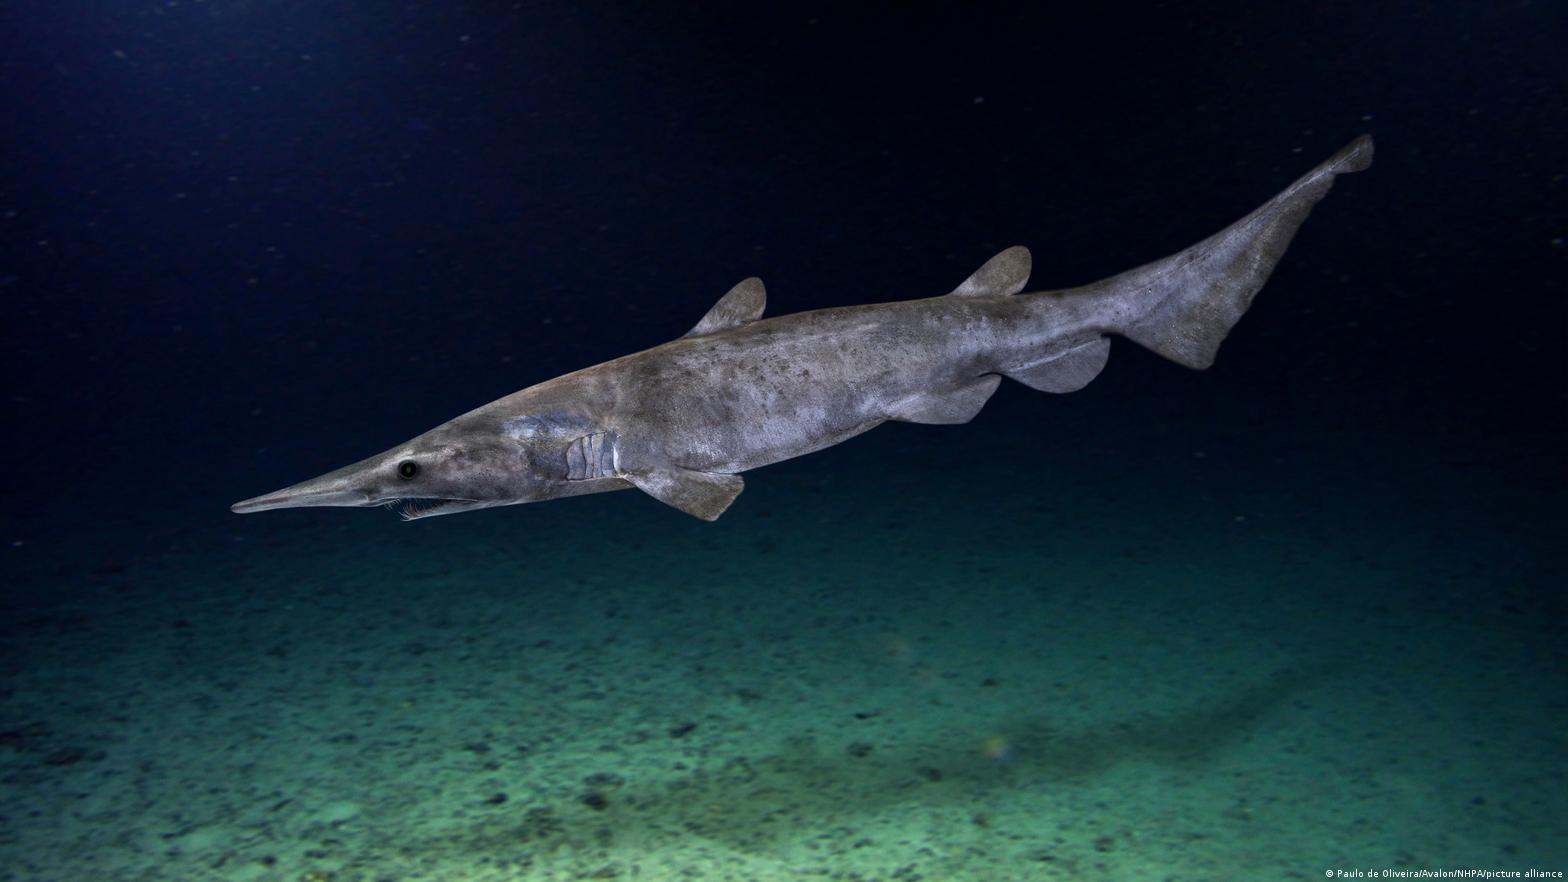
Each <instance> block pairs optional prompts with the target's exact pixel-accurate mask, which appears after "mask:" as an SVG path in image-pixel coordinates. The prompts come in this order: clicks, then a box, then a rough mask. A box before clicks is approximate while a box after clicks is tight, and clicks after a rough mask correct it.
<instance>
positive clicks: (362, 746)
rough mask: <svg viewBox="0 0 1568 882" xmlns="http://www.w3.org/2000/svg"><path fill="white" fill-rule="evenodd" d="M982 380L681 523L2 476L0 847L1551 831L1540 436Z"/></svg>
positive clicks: (1409, 851) (387, 857) (1469, 844)
mask: <svg viewBox="0 0 1568 882" xmlns="http://www.w3.org/2000/svg"><path fill="white" fill-rule="evenodd" d="M1010 388H1011V391H1009V392H1007V393H1005V394H1003V395H1001V396H998V401H999V402H1001V403H1000V404H998V403H993V405H992V407H991V408H988V410H987V412H986V414H983V415H982V417H981V418H980V419H978V420H977V421H976V422H975V423H973V424H971V425H970V426H967V427H927V426H888V427H884V428H882V429H879V430H878V431H877V432H874V433H872V434H871V435H869V436H867V437H865V438H861V439H856V440H855V441H852V442H850V443H848V444H846V445H843V446H841V447H839V448H836V449H835V450H833V451H828V452H825V453H822V454H818V455H816V456H815V457H812V458H810V459H808V460H803V461H801V462H799V463H797V464H791V465H785V466H778V467H774V468H770V469H764V470H760V471H757V472H753V473H751V474H750V475H748V489H747V491H746V493H745V494H743V495H742V496H741V498H740V500H739V501H738V502H737V504H736V506H735V507H734V508H733V509H732V510H731V511H730V513H729V514H727V515H726V516H725V517H724V518H723V519H722V520H720V521H719V522H717V523H715V524H704V523H701V522H699V521H696V520H694V519H690V518H687V517H686V516H683V515H680V514H679V513H676V512H674V511H672V510H668V509H665V508H664V507H663V506H660V505H659V504H657V503H655V502H653V501H652V500H649V499H647V498H644V497H642V496H641V495H639V494H636V493H632V492H627V493H613V494H605V495H602V496H598V497H590V498H581V499H573V500H565V501H560V502H555V503H550V504H549V505H548V507H545V506H531V507H530V506H522V507H516V508H510V509H503V510H499V511H491V512H479V513H472V514H463V515H458V516H454V517H445V518H435V519H431V520H428V521H424V522H420V523H415V524H409V525H405V524H400V523H398V522H397V521H396V519H395V518H393V517H392V516H391V515H388V514H385V513H381V512H356V511H322V512H275V513H268V514H265V515H255V516H248V517H244V518H240V517H238V516H233V515H230V514H228V512H227V511H226V510H225V506H226V505H227V503H228V502H231V501H233V500H232V499H229V498H219V497H218V496H216V495H213V494H214V492H215V491H214V489H213V488H212V487H209V486H203V485H199V484H193V485H192V486H184V487H175V488H171V491H170V493H169V494H168V495H167V497H165V498H140V499H114V500H98V501H93V502H90V503H88V504H85V505H84V506H81V507H77V508H75V509H72V508H71V507H68V506H62V507H61V509H60V510H59V511H55V512H42V513H40V512H36V511H35V512H17V511H14V510H13V511H9V512H7V513H6V515H5V517H6V521H5V524H6V529H7V531H8V532H7V535H6V537H5V538H6V540H7V543H6V544H7V548H6V549H5V554H6V567H5V568H6V572H7V576H6V578H7V579H8V581H10V582H11V590H10V591H9V592H8V597H9V598H10V603H9V609H8V610H7V611H6V626H7V630H6V641H5V652H4V656H3V658H4V664H5V680H4V691H3V695H0V697H3V702H0V710H3V720H0V730H3V736H0V768H3V771H0V784H3V787H0V879H4V880H29V882H35V880H36V882H42V880H59V882H86V880H126V882H132V880H138V882H139V880H146V882H153V880H157V882H170V880H208V879H212V880H234V882H245V880H289V882H293V880H316V882H321V880H332V882H413V880H446V882H487V880H522V879H648V880H665V879H670V880H687V879H697V880H701V879H711V880H721V879H722V880H808V879H824V880H826V879H857V880H871V879H876V880H904V882H912V880H919V879H924V880H1074V879H1126V880H1234V879H1312V878H1323V877H1324V873H1325V871H1326V870H1329V869H1344V870H1354V869H1358V868H1361V869H1372V870H1374V871H1377V870H1381V869H1384V868H1404V869H1422V868H1425V869H1439V868H1449V869H1455V868H1472V867H1473V868H1490V869H1509V870H1519V871H1524V870H1527V869H1530V868H1532V867H1533V868H1539V869H1553V870H1563V869H1568V820H1565V819H1568V776H1565V769H1568V728H1565V725H1564V723H1565V721H1568V665H1565V658H1568V652H1565V648H1564V642H1563V631H1562V624H1563V621H1564V609H1563V608H1562V607H1561V606H1560V601H1553V600H1551V599H1550V597H1551V594H1550V589H1551V586H1552V583H1553V582H1554V581H1555V580H1558V579H1560V578H1561V577H1562V575H1563V573H1564V567H1563V551H1562V548H1561V546H1562V544H1563V526H1564V520H1563V515H1562V512H1561V510H1560V498H1561V497H1560V491H1561V485H1560V474H1561V467H1560V465H1559V464H1556V463H1555V462H1554V461H1553V460H1552V459H1551V456H1549V455H1548V451H1550V448H1551V444H1550V443H1549V442H1542V441H1541V439H1535V441H1533V442H1532V441H1531V440H1530V439H1523V440H1522V441H1521V442H1520V443H1518V444H1513V443H1508V444H1505V443H1502V442H1499V441H1497V440H1495V439H1492V440H1485V439H1482V440H1477V439H1473V438H1465V437H1461V436H1449V437H1442V436H1436V437H1434V436H1431V435H1425V434H1423V435H1416V434H1411V435H1408V436H1404V435H1398V434H1392V433H1384V434H1375V433H1372V434H1369V433H1367V432H1366V431H1365V430H1364V429H1363V428H1362V427H1357V426H1355V425H1349V424H1347V425H1327V424H1323V423H1321V422H1320V421H1319V418H1318V417H1312V418H1311V419H1310V420H1309V419H1308V418H1301V419H1292V418H1291V417H1290V416H1289V415H1288V411H1287V409H1286V408H1284V407H1283V406H1281V407H1280V408H1278V409H1275V410H1273V411H1271V412H1269V413H1265V414H1261V415H1259V416H1258V417H1257V419H1256V420H1253V419H1251V418H1249V417H1247V416H1244V415H1238V414H1237V413H1236V412H1235V409H1234V406H1235V403H1234V402H1229V403H1227V402H1222V401H1217V400H1214V399H1212V398H1205V397H1203V396H1201V395H1195V397H1194V399H1193V400H1192V401H1188V402H1175V401H1173V402H1171V403H1170V404H1169V406H1168V408H1167V409H1166V410H1165V411H1164V412H1155V411H1153V410H1150V409H1149V408H1147V407H1146V408H1145V410H1144V412H1141V413H1135V414H1131V415H1130V416H1128V415H1124V414H1120V413H1119V411H1118V409H1117V407H1116V405H1115V402H1114V401H1112V400H1108V399H1106V398H1105V397H1104V396H1100V397H1094V396H1086V397H1084V398H1083V399H1081V403H1069V402H1072V401H1078V400H1079V399H1078V398H1077V397H1076V396H1074V397H1071V398H1057V399H1044V400H1042V399H1040V398H1039V397H1037V396H1033V394H1032V393H1029V392H1027V391H1026V390H1021V389H1018V388H1017V387H1010ZM1193 388H1194V389H1198V388H1199V387H1198V386H1197V385H1194V386H1193ZM1036 406H1039V407H1046V406H1049V407H1052V408H1055V409H1056V412H1057V413H1058V414H1059V415H1060V430H1059V431H1055V432H1041V431H1038V430H1037V429H1027V430H1026V429H1023V428H1019V427H1018V426H1017V424H1016V420H1015V419H1014V418H1015V417H1016V415H1017V414H1018V413H1020V412H1022V411H1023V410H1025V409H1027V408H1030V407H1036ZM388 440H389V442H390V441H392V440H394V439H391V438H389V439H388ZM1557 455H1560V451H1558V452H1557ZM1554 475H1555V476H1559V477H1552V476H1554ZM1543 476H1545V477H1543ZM275 477H277V476H268V477H265V478H258V479H256V481H254V482H252V481H245V482H242V483H243V484H244V488H243V490H242V493H243V494H244V495H249V494H250V493H254V492H261V491H264V490H268V489H271V486H270V485H271V484H273V483H278V482H277V481H274V480H272V479H273V478H275ZM304 477H307V475H287V476H283V480H285V481H286V480H293V479H298V478H304ZM252 485H254V486H252ZM263 485H266V486H263ZM237 495H238V494H236V496H237Z"/></svg>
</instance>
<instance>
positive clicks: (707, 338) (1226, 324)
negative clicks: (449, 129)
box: [233, 136, 1372, 521]
mask: <svg viewBox="0 0 1568 882" xmlns="http://www.w3.org/2000/svg"><path fill="white" fill-rule="evenodd" d="M1371 162H1372V140H1371V138H1370V137H1368V136H1362V137H1360V138H1358V139H1356V140H1355V141H1353V142H1352V143H1350V144H1349V145H1348V146H1346V147H1345V148H1344V149H1343V150H1341V151H1340V152H1339V153H1337V154H1335V155H1334V156H1333V157H1332V158H1330V159H1329V160H1328V161H1327V162H1325V163H1323V164H1322V165H1320V166H1318V167H1317V168H1315V169H1313V170H1312V171H1311V172H1309V173H1307V174H1306V175H1305V176H1304V177H1302V178H1300V179H1299V180H1297V181H1296V182H1295V183H1293V184H1291V185H1290V186H1289V187H1287V188H1286V189H1285V190H1284V191H1283V192H1281V193H1280V194H1279V195H1278V196H1275V197H1274V198H1273V199H1271V200H1269V201H1268V202H1267V203H1265V204H1264V205H1263V206H1262V207H1260V208H1258V209H1257V210H1256V211H1254V212H1252V213H1251V214H1249V215H1247V216H1246V217H1244V218H1242V219H1241V220H1239V221H1237V222H1236V223H1234V224H1232V225H1230V226H1229V227H1227V228H1225V229H1224V230H1222V231H1220V232H1219V233H1217V234H1215V235H1213V236H1210V237H1209V238H1207V239H1205V240H1203V241H1202V242H1199V243H1198V244H1196V245H1194V246H1192V247H1191V248H1188V249H1186V250H1185V251H1182V252H1179V253H1177V254H1174V255H1172V256H1170V257H1167V258H1165V259H1163V260H1158V261H1155V262H1153V263H1150V264H1147V265H1145V266H1141V267H1139V268H1137V269H1133V270H1129V271H1127V272H1125V273H1122V274H1120V275H1117V276H1113V277H1111V278H1109V279H1105V280H1103V281H1100V282H1096V283H1094V284H1092V285H1086V286H1084V287H1081V288H1071V289H1067V290H1060V291H1039V292H1034V293H1019V292H1021V291H1022V290H1023V288H1024V284H1025V282H1026V281H1027V280H1028V277H1029V271H1030V256H1029V251H1028V250H1027V249H1025V248H1023V247H1013V248H1009V249H1007V250H1006V251H1003V252H1002V253H1001V254H998V255H997V256H995V257H993V258H991V260H989V261H987V262H986V264H985V265H984V266H982V267H981V268H980V269H979V270H978V271H976V272H975V274H974V275H972V276H970V277H969V278H968V279H967V280H965V281H964V283H963V284H961V285H959V286H958V287H957V288H956V289H954V290H953V291H952V292H951V293H949V294H947V295H945V296H942V297H933V298H928V299H924V300H906V301H899V302H894V303H878V304H870V305H864V306H847V307H839V308H834V309H819V310H814V311H811V312H801V313H795V314H793V315H784V316H778V317H776V318H770V319H763V318H762V310H763V303H764V299H765V295H764V292H763V287H762V282H761V281H760V280H758V279H754V278H753V279H746V280H745V281H743V282H741V283H740V284H738V285H736V286H735V287H734V288H733V289H731V290H730V292H729V293H728V294H725V295H724V297H723V298H722V299H721V300H719V302H718V304H717V305H715V306H714V307H713V309H711V310H709V312H708V314H707V315H705V316H703V318H702V321H700V322H698V323H697V326H696V327H694V328H692V329H691V331H690V332H689V333H687V334H686V335H685V336H683V337H681V338H679V339H676V340H672V341H670V342H668V343H665V344H663V345H661V346H655V347H653V348H652V349H648V350H644V351H642V352H637V353H633V354H631V355H627V356H623V357H621V358H617V359H615V360H613V361H607V362H605V363H603V364H598V365H594V366H593V367H589V368H584V369H583V370H580V371H577V372H575V373H570V374H567V375H565V376H562V377H557V378H555V379H553V380H549V381H548V382H544V383H540V384H539V385H537V386H530V387H529V388H527V389H524V390H522V391H520V392H516V393H513V394H511V395H508V396H506V397H505V398H502V399H500V400H498V401H493V402H491V403H490V404H487V405H485V406H483V407H481V408H478V409H477V410H472V411H469V412H468V413H465V414H463V415H462V416H459V417H457V418H456V419H453V420H451V421H450V422H447V423H443V424H442V425H440V426H437V427H435V428H434V429H431V430H430V431H428V432H426V433H424V434H423V435H420V436H419V437H417V438H414V439H413V440H411V441H408V442H406V443H404V444H400V445H398V446H396V447H394V448H392V449H391V450H388V451H386V452H384V453H380V454H377V455H376V456H372V457H370V458H369V459H365V460H362V461H360V462H357V463H354V464H353V465H349V466H344V467H343V468H340V469H338V470H336V471H333V472H329V473H327V474H325V475H322V476H321V477H319V478H314V479H312V480H309V481H305V482H303V483H300V484H295V485H294V486H292V487H287V488H284V489H282V490H278V491H276V492H274V493H268V494H266V495H264V496H257V497H255V498H254V499H247V500H245V501H244V502H239V503H236V504H235V505H234V506H233V510H234V511H236V512H242V513H243V512H255V511H265V510H267V509H274V508H300V507H306V506H325V505H337V506H356V507H367V506H377V505H386V506H389V507H392V508H395V509H398V510H400V511H401V513H402V514H403V516H404V517H405V518H407V519H415V518H422V517H428V516H431V515H440V514H452V513H455V512H460V511H470V510H473V509H479V508H491V507H494V506H501V505H513V504H516V503H521V502H538V501H540V500H545V499H558V498H561V497H565V496H577V495H580V494H584V493H600V492H603V491H607V490H622V489H626V488H630V487H636V488H638V489H640V490H642V491H644V492H646V493H648V494H649V495H651V496H653V497H655V498H657V499H659V500H660V501H662V502H665V503H667V504H669V505H671V506H674V507H675V508H678V509H680V510H681V511H684V512H687V513H688V514H692V515H695V516H697V517H699V518H703V519H704V520H709V521H711V520H714V519H716V518H717V517H718V516H719V515H720V514H723V512H724V510H725V509H726V508H728V507H729V505H730V503H731V502H733V501H734V500H735V497H736V496H737V495H739V494H740V491H741V488H742V486H743V484H742V480H741V478H740V476H739V473H740V472H744V471H746V470H748V469H754V468H758V467H759V466H765V465H768V464H770V463H775V462H780V461H782V460H786V459H792V458H794V457H797V456H804V455H805V454H808V453H812V452H814V451H817V450H821V449H823V448H825V447H830V446H832V445H834V444H837V443H839V442H841V441H844V440H846V439H848V438H852V437H854V436H856V435H859V434H860V433H861V432H864V431H867V430H868V429H872V428H874V427H876V426H877V425H879V424H881V423H883V422H885V421H887V420H904V421H907V422H915V423H937V424H954V423H964V422H968V421H969V420H970V419H971V418H973V417H974V416H975V414H976V413H978V412H979V411H980V408H981V407H983V406H984V405H985V402H986V399H987V398H989V397H990V396H991V393H992V392H994V391H996V387H997V385H998V384H999V383H1001V381H1002V378H1003V377H1009V378H1011V379H1014V380H1017V381H1019V382H1021V383H1024V384H1026V385H1028V386H1030V387H1032V388H1035V389H1039V390H1042V391H1045V392H1072V391H1075V390H1077V389H1080V388H1082V387H1083V386H1084V385H1085V384H1087V383H1088V382H1089V381H1090V380H1092V379H1094V377H1095V375H1097V374H1098V373H1099V372H1100V369H1101V368H1102V367H1104V366H1105V360H1106V356H1107V354H1108V353H1109V351H1110V336H1111V335H1115V336H1120V337H1125V338H1127V339H1129V340H1132V341H1133V342H1135V343H1137V344H1139V345H1141V346H1144V347H1146V348H1148V349H1151V350H1153V351H1154V352H1156V353H1158V354H1160V355H1162V356H1164V357H1165V358H1167V359H1170V360H1171V361H1174V362H1176V363H1178V364H1181V365H1185V366H1186V367H1189V368H1194V369H1200V370H1201V369H1203V368H1206V367H1208V366H1209V365H1210V364H1211V363H1212V362H1213V360H1214V355H1215V352H1216V351H1217V350H1218V348H1219V345H1220V342H1221V341H1222V340H1224V338H1225V335H1226V334H1227V333H1229V331H1230V329H1231V327H1232V326H1234V325H1235V324H1236V322H1237V320H1239V319H1240V318H1241V316H1242V313H1244V312H1246V310H1247V307H1248V306H1250V305H1251V304H1252V299H1253V297H1254V296H1255V295H1256V294H1257V293H1258V290H1259V289H1260V288H1262V286H1263V283H1264V282H1265V281H1266V280H1267V279H1268V277H1269V274H1270V272H1272V271H1273V269H1274V266H1275V264H1276V263H1278V262H1279V259H1280V257H1281V256H1282V255H1283V254H1284V252H1285V248H1286V246H1288V245H1289V244H1290V240H1291V238H1292V237H1293V236H1294V235H1295V233H1296V230H1297V228H1298V227H1300V226H1301V223H1302V221H1304V220H1305V219H1306V217H1307V214H1308V213H1309V212H1310V211H1311V210H1312V206H1313V205H1315V204H1316V203H1317V202H1318V200H1320V199H1322V198H1323V196H1324V195H1325V194H1326V193H1328V191H1329V187H1330V186H1331V185H1332V184H1333V180H1334V177H1335V176H1336V175H1339V174H1343V173H1346V172H1355V171H1361V170H1362V169H1365V168H1367V167H1368V166H1370V165H1371Z"/></svg>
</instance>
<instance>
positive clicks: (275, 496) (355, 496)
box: [229, 475, 370, 514]
mask: <svg viewBox="0 0 1568 882" xmlns="http://www.w3.org/2000/svg"><path fill="white" fill-rule="evenodd" d="M329 479H330V480H329ZM344 484H345V482H344V481H343V480H342V479H341V478H337V477H335V476H334V475H322V476H321V477H319V478H314V479H312V480H309V481H305V482H303V483H299V484H295V485H294V486H292V487H285V488H283V489H282V490H274V491H273V492H271V493H264V494H262V495H261V496H255V497H252V498H250V499H246V500H244V501H242V502H236V503H234V504H233V505H231V506H229V510H230V511H232V512H234V513H236V514H249V513H250V512H253V511H270V510H271V509H274V508H313V507H317V506H327V505H337V506H365V505H369V504H370V496H369V494H367V493H365V492H364V491H363V490H355V489H353V488H350V487H346V486H344Z"/></svg>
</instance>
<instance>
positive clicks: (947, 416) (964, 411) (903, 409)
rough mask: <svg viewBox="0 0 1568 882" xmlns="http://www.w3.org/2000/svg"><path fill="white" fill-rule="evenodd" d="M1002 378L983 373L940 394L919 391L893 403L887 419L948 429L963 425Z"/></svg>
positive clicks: (984, 401)
mask: <svg viewBox="0 0 1568 882" xmlns="http://www.w3.org/2000/svg"><path fill="white" fill-rule="evenodd" d="M1001 382H1002V378H1001V376H1000V375H998V374H986V375H985V376H983V377H979V378H977V379H976V380H975V381H974V382H972V383H970V384H969V385H967V386H960V387H959V388H957V389H944V390H942V391H941V392H919V393H916V394H914V395H910V396H907V397H905V398H901V399H899V400H898V401H895V402H893V404H892V406H891V407H889V408H888V412H887V418H888V419H890V420H901V421H903V422H906V423H929V424H932V425H943V426H952V425H957V424H959V423H967V422H969V421H970V420H972V419H974V418H975V414H977V413H979V412H980V408H982V407H985V403H986V401H987V400H988V399H990V397H991V393H992V392H995V391H996V387H997V386H998V385H1000V384H1001Z"/></svg>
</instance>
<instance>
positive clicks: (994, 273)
mask: <svg viewBox="0 0 1568 882" xmlns="http://www.w3.org/2000/svg"><path fill="white" fill-rule="evenodd" d="M1033 265H1034V261H1033V259H1032V258H1031V257H1030V256H1029V249H1027V248H1025V247H1024V246H1022V245H1014V246H1013V247H1011V248H1009V249H1007V250H1006V251H1003V252H1002V253H1001V254H998V255H997V256H995V257H993V258H991V259H990V260H988V261H986V262H985V265H984V266H982V267H980V268H979V269H977V270H975V272H974V275H972V276H970V277H969V278H967V279H965V280H964V283H963V284H962V285H959V286H958V287H957V288H954V289H953V290H952V291H950V292H948V295H947V296H949V297H1011V296H1013V295H1014V294H1017V293H1018V292H1019V291H1022V290H1023V289H1024V285H1026V284H1028V282H1029V270H1030V268H1031V267H1032V266H1033Z"/></svg>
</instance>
